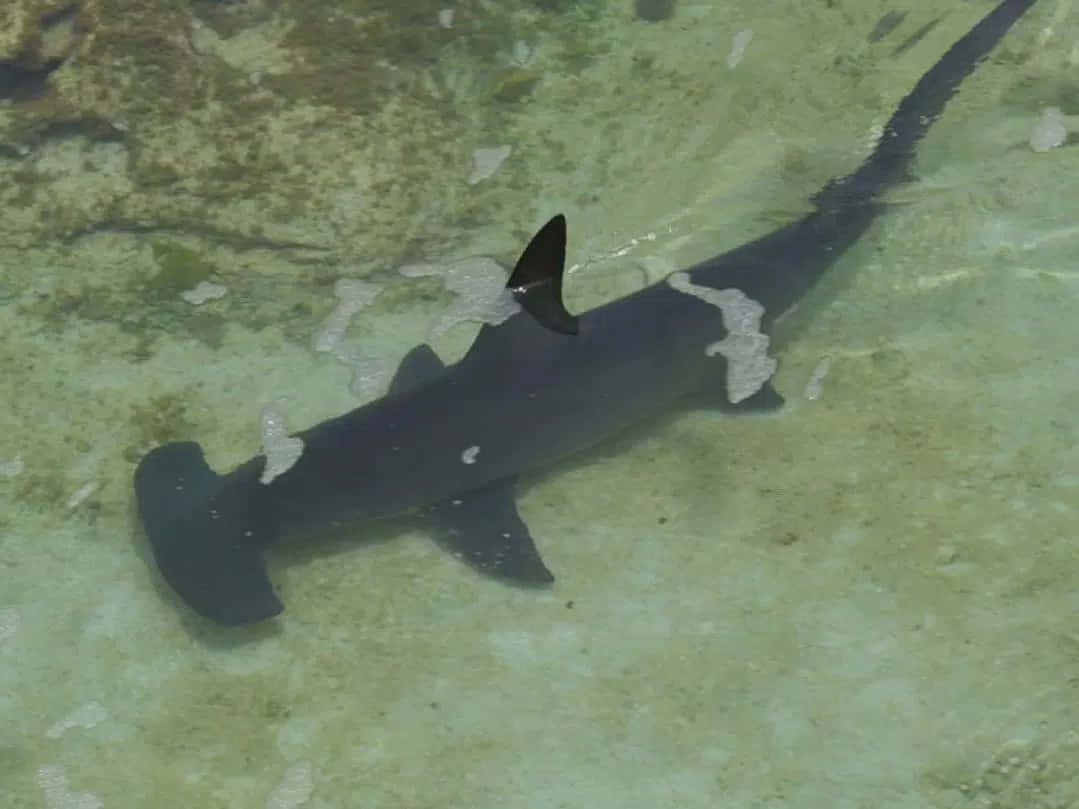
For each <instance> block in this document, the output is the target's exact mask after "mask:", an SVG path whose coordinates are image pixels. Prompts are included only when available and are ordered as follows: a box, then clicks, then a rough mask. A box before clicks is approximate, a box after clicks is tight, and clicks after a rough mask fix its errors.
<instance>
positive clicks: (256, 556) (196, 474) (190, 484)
mask: <svg viewBox="0 0 1079 809" xmlns="http://www.w3.org/2000/svg"><path fill="white" fill-rule="evenodd" d="M235 475H236V473H233V474H232V475H228V476H222V475H218V474H217V473H216V472H214V471H213V470H212V469H211V468H210V467H209V466H208V465H207V463H206V459H205V457H204V456H203V453H202V448H201V447H200V446H199V445H198V444H196V443H194V442H191V441H185V442H179V443H173V444H166V445H165V446H162V447H158V448H156V449H154V450H152V451H151V452H150V453H149V454H147V455H146V456H145V457H144V458H143V459H142V461H140V463H139V466H138V469H137V470H136V471H135V496H136V500H137V502H138V509H139V516H140V518H141V519H142V524H143V527H144V529H145V531H146V536H147V538H148V539H149V540H150V547H151V548H152V549H153V553H154V559H155V560H156V561H157V566H158V569H159V570H160V571H161V574H162V576H164V578H165V581H167V582H168V583H169V585H170V586H171V587H172V589H173V590H175V591H176V593H177V594H179V596H180V597H181V598H182V599H183V600H184V601H185V602H187V604H188V605H189V606H190V607H191V608H192V609H194V610H195V612H197V613H199V614H200V615H202V616H204V617H206V618H210V619H211V620H214V621H217V622H218V623H222V624H226V625H238V624H246V623H251V622H254V621H260V620H263V619H265V618H270V617H272V616H274V615H277V614H278V613H280V612H281V610H282V605H281V602H280V601H279V600H278V598H277V596H276V595H275V594H274V591H273V586H272V585H271V584H270V579H269V577H268V576H267V575H266V567H265V564H264V563H263V560H262V549H263V548H265V547H266V545H268V544H269V539H268V538H267V537H268V532H267V531H266V530H265V526H263V524H262V519H261V515H262V513H263V509H260V507H259V498H258V494H259V490H258V488H257V484H256V485H252V484H250V483H247V482H245V480H244V479H242V478H239V477H234V476H235Z"/></svg>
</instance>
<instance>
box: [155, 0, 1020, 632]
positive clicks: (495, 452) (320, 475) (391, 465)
mask: <svg viewBox="0 0 1079 809" xmlns="http://www.w3.org/2000/svg"><path fill="white" fill-rule="evenodd" d="M1034 2H1035V0H1004V2H1001V3H999V5H997V6H996V7H995V8H994V9H993V10H992V11H990V12H989V13H988V14H987V15H986V16H985V17H983V19H982V20H981V21H980V22H979V23H977V24H976V25H975V26H974V28H972V29H971V30H970V31H969V32H968V33H967V34H966V35H965V36H964V37H962V38H961V39H960V40H959V41H957V42H956V43H955V44H954V45H953V46H952V47H951V48H950V49H949V50H948V51H947V53H945V55H944V56H943V57H941V59H940V60H939V61H938V62H937V63H936V64H935V65H934V66H933V67H932V68H930V70H929V71H928V72H927V73H925V74H924V75H923V77H922V78H921V79H920V80H919V82H918V83H917V85H916V86H915V87H914V89H913V90H912V91H911V92H910V93H909V94H908V95H907V96H906V97H905V98H904V99H903V101H902V102H901V103H900V104H899V106H898V108H897V109H896V111H895V113H894V114H893V116H892V117H891V119H890V120H889V122H888V124H887V125H886V127H885V129H884V132H883V135H882V137H881V139H880V141H879V143H878V145H877V146H876V149H875V151H874V152H873V153H872V154H871V155H870V156H869V157H868V158H867V159H866V160H865V161H864V162H863V163H862V165H861V166H859V167H858V169H856V170H855V171H854V172H852V173H851V174H848V175H846V176H845V177H842V178H840V179H837V180H834V181H832V182H831V183H829V184H828V185H826V186H825V187H824V188H823V189H822V190H821V191H820V192H818V193H817V194H816V195H815V196H814V198H813V202H814V208H813V210H812V211H811V212H810V213H808V214H807V215H805V216H804V217H802V218H801V219H799V220H797V221H795V222H793V223H791V224H789V225H787V226H785V227H782V228H779V229H777V230H775V231H773V232H771V233H769V234H767V235H765V236H763V237H761V238H759V239H756V240H754V241H752V242H749V243H747V244H744V245H742V246H740V247H738V248H735V249H733V250H731V251H728V252H726V253H722V254H720V255H717V256H715V257H713V258H711V259H708V260H706V261H703V262H701V263H699V264H697V265H695V266H692V267H690V268H688V269H686V270H683V271H682V273H684V275H681V276H680V277H681V278H682V279H687V280H688V281H690V282H691V283H692V284H694V285H698V286H700V287H707V288H710V289H711V290H738V291H739V292H740V293H742V294H743V295H744V296H746V297H747V298H749V299H751V300H752V301H755V302H756V303H758V304H759V305H760V306H762V307H763V310H764V313H763V317H762V319H761V321H760V327H761V329H762V330H764V331H767V329H768V328H769V327H770V326H771V325H772V324H773V323H774V322H775V320H776V319H777V318H778V317H781V316H782V315H783V314H784V313H786V312H788V311H789V310H790V309H791V308H792V307H793V306H794V305H795V304H796V303H797V302H798V301H799V300H800V299H801V298H802V297H803V296H804V295H805V293H806V292H807V291H808V290H809V289H810V288H811V287H813V286H814V284H815V283H816V282H817V281H818V280H819V279H820V278H821V276H822V275H824V273H825V272H826V271H827V270H828V269H829V268H830V267H831V266H832V265H833V264H834V263H835V262H836V260H837V259H838V258H839V257H840V256H841V255H842V254H843V253H844V252H845V251H846V249H847V248H848V247H849V246H850V245H851V244H853V243H854V242H855V241H856V240H857V239H858V238H859V237H860V236H861V235H862V234H863V233H864V232H865V231H866V229H867V228H868V227H869V226H870V224H871V223H872V222H873V220H874V219H875V218H876V217H877V216H878V215H879V214H880V213H881V211H882V210H883V209H884V205H883V204H882V203H880V202H878V201H875V198H876V197H878V196H879V195H880V193H881V192H882V191H884V190H886V189H888V188H890V187H892V186H894V185H896V184H898V183H900V182H902V181H903V180H904V179H905V178H906V176H907V172H908V170H909V166H910V163H911V161H912V159H913V156H914V148H915V146H916V144H917V143H918V141H919V140H920V139H921V138H922V136H923V135H924V134H925V132H926V131H927V129H928V128H929V126H930V125H931V123H932V121H933V120H934V119H935V118H936V117H937V116H938V115H939V114H940V112H941V111H942V109H943V108H944V105H945V104H946V102H947V101H948V99H949V98H950V97H951V96H952V94H953V93H954V92H955V91H956V89H957V88H958V86H959V84H960V83H961V82H962V80H963V79H964V78H965V77H966V76H967V75H969V74H970V73H971V72H972V71H973V70H974V69H975V67H976V66H977V64H978V63H979V61H980V60H981V59H982V58H983V57H984V56H985V55H986V54H987V53H988V52H989V51H990V50H991V49H992V48H993V46H994V45H995V44H996V43H997V41H999V39H1000V38H1001V37H1002V36H1003V35H1004V34H1005V33H1006V32H1007V31H1008V29H1009V28H1010V27H1011V26H1012V25H1013V24H1014V23H1015V21H1016V20H1018V19H1019V18H1020V17H1021V16H1022V15H1023V14H1024V13H1025V12H1026V11H1027V10H1028V9H1029V8H1030V6H1032V5H1033V3H1034ZM565 235H566V234H565V220H564V219H563V218H562V217H561V216H556V217H555V218H553V219H552V220H551V221H550V222H548V223H547V225H546V226H544V228H543V229H541V230H540V231H539V233H537V235H536V236H535V237H534V238H533V240H532V242H531V243H530V244H529V245H528V247H527V248H526V250H525V251H524V253H523V254H522V256H521V259H520V260H519V262H518V264H517V266H516V268H515V270H514V272H513V274H512V276H511V278H510V281H509V284H508V285H507V286H508V288H509V289H510V290H511V292H512V293H513V294H514V296H515V297H516V299H517V301H518V302H519V303H520V304H521V307H522V311H520V312H518V313H517V314H515V315H513V316H511V317H510V318H508V319H507V320H505V321H504V322H503V323H501V324H499V325H485V326H484V327H483V328H482V329H481V330H480V332H479V334H478V336H477V338H476V340H475V342H474V344H473V345H472V347H471V349H470V350H469V352H468V353H467V354H466V356H465V357H464V358H463V359H462V360H461V361H460V362H458V363H456V364H454V365H452V366H448V367H447V366H444V365H443V364H442V362H441V361H440V360H439V359H438V357H437V355H436V354H435V353H434V352H433V351H432V350H431V349H430V348H429V347H428V346H426V345H420V346H417V347H416V348H414V349H413V350H412V351H411V352H410V353H409V354H408V355H407V356H406V357H405V359H404V360H403V361H402V363H401V366H400V367H399V368H398V371H397V375H396V377H395V378H394V381H393V383H392V385H391V389H390V391H389V392H388V393H387V394H386V395H385V396H384V397H382V398H380V399H377V400H375V401H372V402H370V403H369V404H365V405H363V406H361V407H359V408H356V409H355V410H353V411H351V412H349V413H346V414H344V415H342V416H339V417H336V418H333V419H329V420H327V421H325V422H322V423H320V424H317V425H315V426H313V427H311V428H310V429H308V430H305V431H303V432H301V433H298V434H297V437H298V438H300V439H302V440H303V442H304V450H303V453H302V454H301V456H300V458H299V460H298V461H297V462H296V463H295V464H294V465H293V466H292V467H291V468H289V469H288V470H287V471H285V472H284V473H282V474H280V475H279V476H278V477H276V478H274V479H273V480H272V481H271V482H270V483H268V484H263V483H261V482H260V476H261V475H262V473H263V470H264V468H265V466H266V458H265V457H264V456H261V455H260V456H257V457H255V458H252V459H251V460H250V461H248V462H246V463H244V464H242V465H241V466H239V467H237V468H236V469H234V470H233V471H231V472H229V473H227V474H224V475H220V474H217V473H215V472H214V471H213V470H212V469H210V467H209V466H208V465H207V464H206V461H205V459H204V457H203V453H202V450H201V448H200V447H199V445H198V444H196V443H193V442H178V443H172V444H167V445H165V446H161V447H158V448H156V449H154V450H152V451H151V452H150V453H148V454H147V455H146V456H145V457H144V458H143V459H142V461H141V462H140V464H139V466H138V469H137V470H136V473H135V492H136V498H137V502H138V509H139V515H140V518H141V520H142V524H143V527H144V529H145V531H146V535H147V537H148V539H149V541H150V545H151V547H152V550H153V553H154V557H155V559H156V561H157V564H158V566H159V568H160V570H161V573H162V574H163V575H164V578H165V579H166V580H167V581H168V583H169V584H170V585H171V586H172V588H173V589H174V590H175V591H176V592H177V593H178V594H179V595H180V596H181V597H182V598H183V600H184V601H185V602H186V603H187V604H188V605H189V606H190V607H192V608H193V609H194V610H195V611H196V612H198V613H199V614H201V615H203V616H205V617H207V618H209V619H211V620H213V621H216V622H219V623H222V624H227V625H236V624H245V623H250V622H254V621H259V620H263V619H266V618H270V617H272V616H274V615H276V614H278V613H279V612H281V610H282V604H281V602H280V601H279V599H278V598H277V596H276V594H275V593H274V590H273V587H272V585H271V583H270V580H269V578H268V576H267V574H266V569H265V565H264V562H263V552H264V551H265V549H266V548H268V547H269V546H270V545H272V544H273V543H275V542H276V541H278V540H279V539H280V538H282V537H286V536H297V535H298V536H313V535H317V534H318V533H319V529H320V527H325V526H327V525H329V524H336V523H341V522H351V521H357V522H359V521H365V520H373V519H377V518H380V517H387V516H391V515H395V514H401V513H406V512H410V511H416V510H420V511H422V512H423V513H425V514H426V515H427V516H428V517H429V519H430V521H431V523H430V524H431V526H432V528H433V529H434V531H435V533H436V536H437V537H438V539H439V540H440V541H441V542H442V543H443V544H444V545H446V546H448V547H449V548H450V549H451V550H452V551H454V552H455V553H456V554H457V555H459V556H461V557H463V558H464V559H466V560H467V561H469V562H471V563H472V564H473V565H475V566H476V567H478V568H480V569H482V570H484V571H485V572H487V573H490V574H492V575H495V576H498V577H501V578H505V579H508V580H512V581H516V582H520V583H526V584H537V585H542V584H546V583H549V582H551V581H553V576H552V575H551V573H550V571H549V570H548V569H547V567H546V566H545V565H544V563H543V561H542V559H541V557H540V555H539V553H538V552H537V550H536V547H535V544H534V542H533V540H532V538H531V536H530V534H529V532H528V529H527V527H526V526H525V524H524V523H523V522H522V520H521V518H520V517H519V515H518V514H517V509H516V505H515V501H514V487H515V484H516V481H517V478H518V476H519V475H520V474H522V473H525V472H529V471H531V470H534V469H537V468H540V467H542V466H544V465H547V464H550V463H551V462H554V461H557V460H559V459H562V458H565V457H567V456H569V455H572V454H574V453H577V452H580V451H582V450H584V449H587V448H588V447H590V446H593V445H594V444H596V443H598V442H600V441H603V440H604V439H606V438H608V437H610V436H612V435H613V434H615V433H617V432H619V431H621V430H623V429H624V428H626V427H628V426H630V425H632V424H635V423H637V422H640V421H642V420H645V419H647V418H650V417H653V416H655V415H657V414H659V413H661V412H663V411H665V410H667V409H669V408H671V407H674V406H676V405H677V404H678V403H679V402H680V401H682V400H685V398H686V397H687V396H689V395H691V394H703V395H704V396H705V397H712V398H713V401H714V402H715V404H716V405H719V406H730V403H729V401H728V400H727V397H726V394H725V382H726V376H727V370H728V368H727V367H726V366H727V360H726V359H725V357H723V356H714V355H712V354H711V352H709V351H708V350H707V349H708V348H709V347H710V346H714V345H715V344H717V343H719V342H720V341H722V340H724V338H727V337H728V336H729V330H728V328H727V326H726V325H725V318H721V317H720V316H719V315H720V313H719V312H718V311H717V309H716V307H715V306H714V305H712V304H711V303H708V302H706V301H704V300H702V299H701V298H700V297H698V296H695V295H692V294H686V292H685V291H682V290H680V289H677V288H675V285H673V284H672V283H670V282H669V280H668V281H661V282H659V283H656V284H653V285H651V286H648V287H645V288H644V289H642V290H640V291H638V292H635V293H633V294H631V295H628V296H626V297H623V298H619V299H617V300H614V301H612V302H610V303H607V304H605V305H603V306H600V307H597V308H595V309H591V310H589V311H587V312H584V313H582V314H581V315H580V316H578V317H574V316H572V315H570V314H569V313H568V312H566V310H565V309H564V308H563V306H562V302H561V281H562V272H563V263H564V258H565ZM781 402H782V399H780V397H779V396H778V394H776V393H775V392H774V391H773V390H772V389H771V387H770V386H769V385H768V383H767V382H765V383H764V384H763V385H762V386H761V387H760V388H759V390H758V391H757V392H756V393H755V394H753V395H751V396H749V397H748V398H746V399H745V400H744V401H743V402H741V403H740V405H739V406H740V407H744V408H772V407H776V406H778V405H779V404H780V403H781Z"/></svg>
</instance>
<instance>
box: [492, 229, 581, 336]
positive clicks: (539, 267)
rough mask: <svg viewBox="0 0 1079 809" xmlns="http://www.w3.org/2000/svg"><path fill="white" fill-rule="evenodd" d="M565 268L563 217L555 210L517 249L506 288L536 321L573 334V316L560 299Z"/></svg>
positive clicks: (575, 331) (575, 326)
mask: <svg viewBox="0 0 1079 809" xmlns="http://www.w3.org/2000/svg"><path fill="white" fill-rule="evenodd" d="M565 270H566V217H564V216H563V215H562V214H556V215H555V216H553V217H551V220H550V221H549V222H548V223H547V224H546V225H544V226H543V227H541V228H540V229H539V232H538V233H536V235H535V236H533V237H532V241H530V242H529V243H528V247H526V248H525V249H524V252H523V253H521V257H520V258H519V259H517V266H516V267H514V268H513V274H512V275H510V280H509V282H508V283H507V284H506V289H508V290H509V291H510V292H512V293H513V297H514V298H515V299H516V300H517V303H519V304H520V305H521V308H522V309H524V310H525V311H526V312H528V314H530V315H532V317H534V318H535V319H536V321H537V322H538V323H540V325H542V326H545V327H546V328H548V329H550V330H551V331H556V332H559V333H561V334H576V333H577V328H578V324H577V318H576V317H574V316H573V315H571V314H570V313H569V312H567V311H566V307H565V305H563V303H562V274H563V273H564V272H565Z"/></svg>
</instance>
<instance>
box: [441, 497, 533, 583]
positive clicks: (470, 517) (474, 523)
mask: <svg viewBox="0 0 1079 809" xmlns="http://www.w3.org/2000/svg"><path fill="white" fill-rule="evenodd" d="M513 488H514V481H513V480H500V481H498V482H496V483H493V484H491V485H489V486H487V487H486V488H483V489H477V490H475V491H471V492H467V493H465V494H462V495H461V496H459V497H455V498H453V499H451V500H446V501H444V502H442V503H438V504H437V505H435V506H433V507H431V509H430V511H429V514H430V516H431V518H432V522H433V523H434V529H435V540H436V541H437V542H438V544H440V545H442V546H443V547H445V548H447V549H448V550H449V551H450V552H451V553H453V555H454V556H457V557H459V558H461V559H463V560H464V561H466V562H468V563H469V564H470V565H472V566H473V567H475V568H476V569H477V570H480V571H482V572H483V573H486V574H488V575H489V576H494V577H495V578H498V579H506V580H509V581H512V582H516V583H518V584H532V585H536V584H550V583H551V582H552V581H554V576H553V575H551V571H550V570H548V569H547V566H546V565H545V564H543V559H541V558H540V555H539V551H537V550H536V545H535V543H534V542H533V541H532V535H531V534H529V532H528V526H527V525H525V524H524V521H523V520H521V517H520V515H519V514H518V513H517V504H516V502H515V501H514V496H513Z"/></svg>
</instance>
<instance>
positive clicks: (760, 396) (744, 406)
mask: <svg viewBox="0 0 1079 809" xmlns="http://www.w3.org/2000/svg"><path fill="white" fill-rule="evenodd" d="M694 404H695V405H697V406H698V407H702V408H716V409H719V410H722V411H724V412H726V413H771V412H772V411H774V410H779V409H780V408H781V407H783V405H784V404H786V400H785V399H784V398H783V397H782V396H781V395H780V394H779V391H777V390H776V389H775V388H773V387H772V383H771V382H770V381H769V382H765V383H764V384H763V385H761V387H760V390H758V391H757V392H756V393H754V394H753V395H752V396H749V397H747V398H745V399H742V401H740V402H732V401H731V400H730V398H729V397H728V395H727V382H726V380H720V381H719V382H718V383H716V384H713V385H710V386H709V387H707V388H706V389H704V390H702V391H701V392H700V393H699V394H698V395H697V397H696V399H695V401H694Z"/></svg>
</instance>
